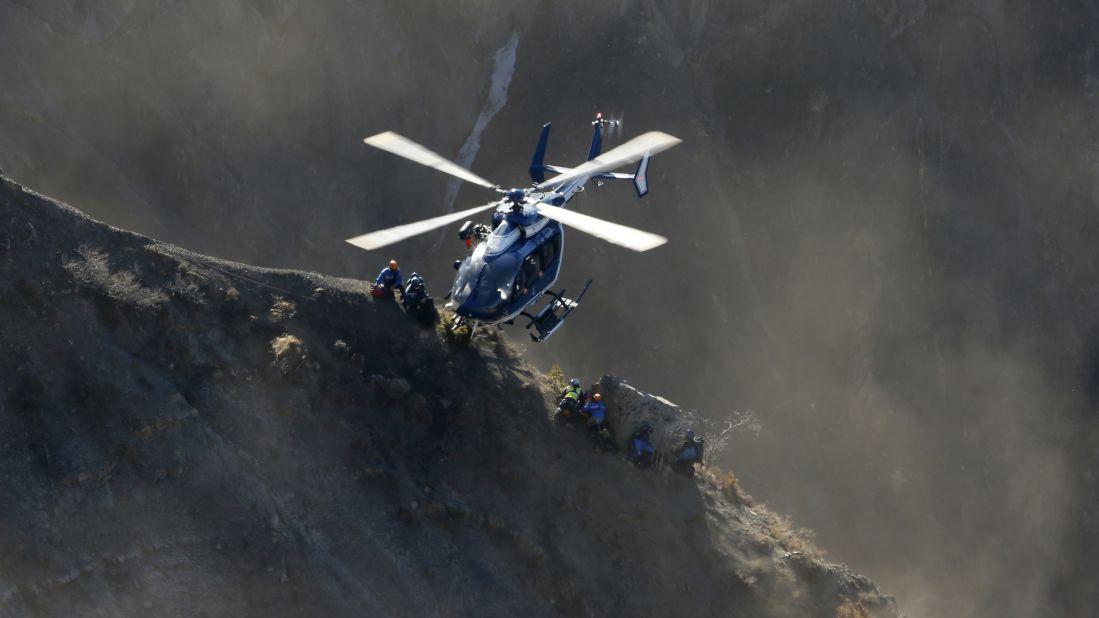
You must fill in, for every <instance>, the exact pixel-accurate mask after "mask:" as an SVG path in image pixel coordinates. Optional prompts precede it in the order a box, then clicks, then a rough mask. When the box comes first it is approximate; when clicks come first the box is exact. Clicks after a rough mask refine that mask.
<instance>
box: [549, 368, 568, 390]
mask: <svg viewBox="0 0 1099 618" xmlns="http://www.w3.org/2000/svg"><path fill="white" fill-rule="evenodd" d="M546 384H547V385H549V387H550V390H551V391H553V392H555V393H560V392H561V391H563V390H565V387H566V386H568V384H569V381H568V379H567V378H565V372H564V371H562V370H561V367H560V366H559V365H554V366H553V367H550V370H549V373H547V374H546Z"/></svg>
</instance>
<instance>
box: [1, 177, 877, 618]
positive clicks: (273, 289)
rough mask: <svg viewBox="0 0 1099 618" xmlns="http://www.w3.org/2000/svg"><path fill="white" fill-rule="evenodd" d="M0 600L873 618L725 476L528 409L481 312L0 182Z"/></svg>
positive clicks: (871, 603)
mask: <svg viewBox="0 0 1099 618" xmlns="http://www.w3.org/2000/svg"><path fill="white" fill-rule="evenodd" d="M0 226H2V227H0V252H2V253H3V260H2V261H0V333H2V334H0V350H2V352H3V353H2V355H0V395H2V397H0V495H3V496H4V500H3V501H2V505H0V616H40V615H82V616H117V615H162V616H163V615H180V616H184V615H185V616H199V615H257V616H259V615H263V616H268V615H437V616H456V615H517V614H524V615H532V616H533V615H558V614H565V615H593V616H595V615H672V614H678V615H734V616H837V617H845V618H846V617H856V616H871V615H873V616H891V615H894V614H895V610H894V609H893V603H892V600H891V599H890V598H888V597H884V596H882V595H881V594H880V593H879V592H878V590H877V588H876V587H875V586H874V585H873V584H872V583H871V582H870V581H869V580H868V579H866V578H865V577H862V576H860V575H857V574H855V573H853V572H852V571H850V570H849V569H847V568H846V567H844V566H840V565H836V564H831V563H829V562H826V561H823V560H822V559H821V558H820V556H819V554H818V553H817V551H816V550H815V549H814V548H813V546H812V544H811V543H809V542H808V541H807V540H806V538H805V536H804V534H803V533H800V532H796V531H793V530H791V529H790V526H789V524H788V523H787V522H786V521H784V520H783V519H782V518H780V517H778V516H776V515H774V514H772V513H770V512H769V511H768V510H767V509H766V508H764V507H763V506H762V505H759V504H755V503H754V502H753V501H752V499H751V498H750V497H748V496H747V495H746V494H745V493H744V492H743V491H742V490H740V488H739V487H737V485H736V482H735V480H734V479H733V477H731V475H729V476H726V475H722V474H720V473H715V472H712V471H710V472H706V473H704V474H702V475H700V477H699V478H697V479H695V480H693V481H688V480H686V479H683V478H681V477H673V476H671V475H670V474H667V473H652V472H643V471H639V470H637V469H634V468H633V467H632V466H631V465H630V464H629V463H628V462H626V461H625V460H623V459H622V458H620V457H616V456H614V455H608V454H605V453H602V452H595V451H593V450H592V448H591V445H590V444H589V443H588V442H587V441H586V440H585V439H584V438H583V437H582V436H581V435H579V432H570V431H566V430H564V429H561V428H559V427H556V426H555V425H554V424H553V422H552V421H551V420H550V412H551V410H550V409H549V407H548V403H547V402H548V401H550V400H552V397H551V393H550V392H549V386H548V383H547V381H546V378H545V377H544V376H542V375H540V374H539V373H538V372H537V371H535V370H534V369H532V368H531V367H530V366H529V365H528V364H526V363H525V362H524V361H523V359H522V358H521V357H519V356H517V355H516V354H515V352H514V351H513V350H512V349H511V348H509V347H508V346H507V345H506V344H505V343H504V342H503V341H502V340H501V339H499V338H498V336H497V335H496V334H495V333H493V332H487V333H485V334H484V336H483V337H479V338H478V340H477V341H476V342H475V343H474V344H473V345H471V346H469V347H455V346H453V345H451V344H447V343H444V342H443V340H442V339H441V338H440V337H439V335H438V334H437V333H436V332H435V331H434V330H430V329H424V328H422V327H419V326H418V325H416V324H415V323H414V322H413V321H412V320H411V319H408V317H407V316H405V315H403V314H402V313H401V311H400V310H399V308H398V307H397V306H396V305H395V304H393V303H389V302H380V301H375V300H373V299H371V298H370V297H369V295H368V294H365V293H364V292H365V286H364V284H363V282H361V281H356V280H347V279H334V278H330V277H325V276H322V275H318V274H313V273H303V272H292V271H277V270H267V269H259V268H253V267H249V266H245V265H242V264H236V263H230V262H224V261H219V260H216V259H213V258H209V257H205V256H201V255H198V254H194V253H191V252H188V251H186V250H183V249H180V248H178V247H174V246H170V245H167V244H163V243H159V242H157V241H154V240H151V239H149V238H146V237H143V236H139V235H136V234H132V233H128V232H125V231H121V230H118V229H115V228H111V227H108V226H106V225H104V224H101V223H98V222H96V221H94V220H92V219H90V218H88V217H86V216H84V215H83V214H81V213H80V212H78V211H76V210H74V209H72V208H70V207H68V206H65V205H63V204H60V203H57V202H54V201H51V200H49V199H46V198H44V197H42V196H40V195H37V194H35V193H32V192H29V191H27V190H25V189H23V188H22V187H21V186H19V185H17V184H15V183H14V182H12V181H10V180H8V179H6V178H5V179H2V180H0Z"/></svg>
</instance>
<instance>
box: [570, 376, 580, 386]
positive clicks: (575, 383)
mask: <svg viewBox="0 0 1099 618" xmlns="http://www.w3.org/2000/svg"><path fill="white" fill-rule="evenodd" d="M569 386H580V378H573V379H571V380H569Z"/></svg>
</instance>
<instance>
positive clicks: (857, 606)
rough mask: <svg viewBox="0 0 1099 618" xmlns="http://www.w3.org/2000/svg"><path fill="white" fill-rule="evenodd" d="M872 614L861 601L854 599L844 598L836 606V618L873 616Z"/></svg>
mask: <svg viewBox="0 0 1099 618" xmlns="http://www.w3.org/2000/svg"><path fill="white" fill-rule="evenodd" d="M873 617H874V615H873V614H872V613H870V610H868V609H866V606H865V605H863V604H862V601H856V600H855V599H844V600H843V603H842V604H841V605H840V606H839V607H837V608H836V618H873Z"/></svg>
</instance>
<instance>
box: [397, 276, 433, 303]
mask: <svg viewBox="0 0 1099 618" xmlns="http://www.w3.org/2000/svg"><path fill="white" fill-rule="evenodd" d="M398 276H400V275H398ZM425 298H427V284H425V283H424V278H423V277H421V276H420V273H416V272H414V273H412V274H411V275H409V277H408V285H406V286H405V289H404V294H402V295H401V304H402V305H404V308H405V309H410V308H411V309H415V308H416V307H417V305H419V304H420V303H421V302H423V300H424V299H425Z"/></svg>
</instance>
